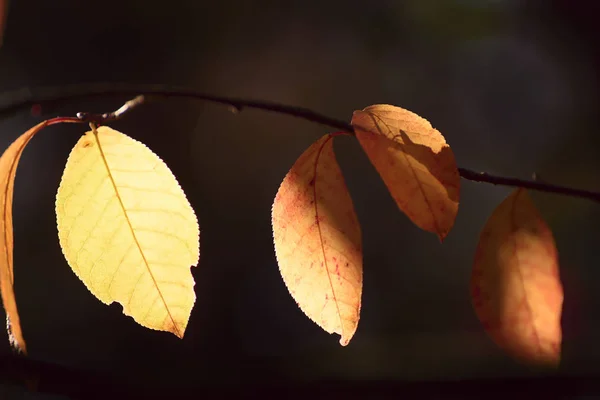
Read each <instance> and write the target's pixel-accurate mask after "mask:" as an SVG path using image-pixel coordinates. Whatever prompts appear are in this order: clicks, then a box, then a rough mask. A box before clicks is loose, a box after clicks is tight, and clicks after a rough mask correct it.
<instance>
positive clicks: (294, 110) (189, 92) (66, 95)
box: [0, 83, 600, 203]
mask: <svg viewBox="0 0 600 400" xmlns="http://www.w3.org/2000/svg"><path fill="white" fill-rule="evenodd" d="M140 94H141V95H140ZM133 95H137V97H136V98H135V99H133V100H130V101H128V102H127V103H125V105H123V106H122V107H121V108H119V109H118V110H116V111H114V112H112V113H107V114H90V113H79V114H78V115H77V116H78V118H80V119H81V121H82V122H93V123H97V124H101V123H103V122H108V121H113V120H115V119H118V118H120V117H121V116H123V115H124V114H125V113H126V112H128V111H129V110H131V109H132V108H133V107H135V106H137V105H139V104H141V103H142V102H143V101H144V96H153V97H165V98H169V97H172V98H189V99H195V100H202V101H207V102H211V103H217V104H223V105H227V106H229V107H231V108H232V109H233V110H235V111H241V110H243V109H244V108H252V109H257V110H263V111H270V112H274V113H278V114H285V115H289V116H292V117H296V118H300V119H303V120H306V121H310V122H314V123H318V124H321V125H325V126H328V127H330V128H334V129H337V130H341V131H344V132H348V133H351V134H354V128H353V127H352V125H351V124H350V123H348V122H346V121H342V120H339V119H335V118H331V117H328V116H326V115H322V114H319V113H317V112H315V111H313V110H310V109H308V108H304V107H294V106H288V105H284V104H279V103H274V102H268V101H260V100H250V99H240V98H234V97H225V96H214V95H210V94H206V93H202V92H200V91H197V90H194V89H190V88H178V87H172V86H164V85H138V84H114V83H110V84H92V85H71V86H62V87H50V88H36V89H30V88H24V89H21V90H18V91H15V92H8V93H4V94H3V95H2V96H1V97H0V99H1V98H4V99H8V100H7V101H5V102H0V117H2V116H7V115H10V114H12V113H15V112H17V111H19V110H21V109H23V108H27V107H31V106H34V105H38V104H40V103H53V102H62V101H66V100H69V101H72V100H75V99H81V98H91V97H99V96H103V97H106V96H133ZM459 173H460V176H461V177H462V178H463V179H466V180H470V181H474V182H485V183H490V184H494V185H503V186H514V187H522V188H527V189H531V190H537V191H541V192H548V193H555V194H561V195H566V196H571V197H580V198H585V199H588V200H592V201H595V202H598V203H600V193H598V192H592V191H589V190H580V189H573V188H569V187H565V186H559V185H552V184H549V183H542V182H538V181H535V180H533V181H530V180H523V179H516V178H508V177H500V176H493V175H490V174H487V173H485V172H482V173H479V172H475V171H472V170H469V169H466V168H459Z"/></svg>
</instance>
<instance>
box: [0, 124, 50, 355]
mask: <svg viewBox="0 0 600 400" xmlns="http://www.w3.org/2000/svg"><path fill="white" fill-rule="evenodd" d="M54 122H55V121H54V120H47V121H43V122H40V123H39V124H37V125H36V126H34V127H32V128H31V129H29V130H28V131H27V132H25V133H23V134H22V135H21V136H19V137H18V138H17V139H16V140H15V141H14V142H13V143H12V144H11V145H10V146H9V147H8V148H7V149H6V150H5V151H4V153H3V154H2V157H0V193H1V195H0V208H1V209H2V216H1V218H0V230H1V231H2V235H1V236H0V249H2V253H3V254H4V256H3V257H0V293H1V294H2V304H3V306H4V309H5V311H6V327H7V331H8V337H9V340H10V343H11V345H12V346H13V347H14V348H15V349H17V350H19V351H22V352H23V353H25V354H27V346H26V343H25V339H24V338H23V331H22V329H21V321H20V318H19V312H18V310H17V303H16V299H15V292H14V260H13V250H14V236H13V218H12V206H13V195H14V186H15V177H16V172H17V167H18V165H19V160H20V159H21V155H22V154H23V151H24V150H25V147H26V146H27V144H28V143H29V142H30V141H31V139H33V137H34V136H35V135H36V134H37V133H38V132H39V131H41V130H42V129H43V128H44V127H46V126H48V125H50V124H52V123H54Z"/></svg>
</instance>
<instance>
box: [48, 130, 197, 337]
mask: <svg viewBox="0 0 600 400" xmlns="http://www.w3.org/2000/svg"><path fill="white" fill-rule="evenodd" d="M56 216H57V223H58V234H59V239H60V246H61V248H62V250H63V254H64V255H65V258H66V259H67V262H68V263H69V265H70V266H71V268H72V269H73V271H74V272H75V274H76V275H77V276H78V277H79V278H80V279H81V280H82V281H83V283H84V284H85V285H86V287H87V288H88V289H89V290H90V291H91V292H92V293H93V294H94V296H96V297H97V298H98V299H99V300H100V301H102V302H103V303H105V304H111V303H112V302H113V301H117V302H119V303H120V304H122V305H123V312H124V313H125V314H126V315H129V316H131V317H133V319H134V320H135V321H136V322H137V323H139V324H140V325H142V326H145V327H147V328H151V329H156V330H162V331H167V332H172V333H173V334H175V335H176V336H178V337H180V338H182V337H183V334H184V332H185V328H186V326H187V323H188V319H189V316H190V313H191V310H192V307H193V305H194V302H195V299H196V295H195V293H194V285H195V283H194V278H193V277H192V274H191V271H190V267H191V266H195V265H196V264H197V263H198V259H199V255H200V250H199V242H198V239H199V235H200V231H199V227H198V221H197V219H196V216H195V214H194V211H193V209H192V207H191V206H190V203H189V202H188V201H187V199H186V197H185V194H184V192H183V190H182V189H181V188H180V187H179V184H178V183H177V180H176V179H175V177H174V176H173V174H172V173H171V171H170V170H169V168H168V167H167V166H166V165H165V163H164V162H163V161H162V160H161V159H160V158H159V157H158V156H157V155H156V154H154V153H153V152H152V151H151V150H149V149H148V148H147V147H146V146H144V145H143V144H142V143H140V142H138V141H136V140H134V139H131V138H130V137H128V136H126V135H124V134H122V133H120V132H117V131H115V130H113V129H111V128H108V127H100V128H98V130H97V131H96V132H94V131H91V132H87V133H86V134H85V136H83V137H81V138H80V139H79V141H78V142H77V144H76V145H75V147H74V148H73V150H72V151H71V154H70V155H69V159H68V161H67V165H66V166H65V170H64V173H63V176H62V180H61V183H60V187H59V188H58V193H57V195H56Z"/></svg>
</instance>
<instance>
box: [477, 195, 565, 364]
mask: <svg viewBox="0 0 600 400" xmlns="http://www.w3.org/2000/svg"><path fill="white" fill-rule="evenodd" d="M471 296H472V299H473V304H474V307H475V311H476V313H477V316H478V317H479V320H480V321H481V322H482V324H483V326H484V328H485V330H486V331H487V333H488V334H489V335H490V337H491V338H492V339H493V340H494V341H495V342H496V343H497V344H498V345H499V346H500V347H501V348H503V349H504V350H505V351H506V352H507V353H508V354H510V355H511V356H512V357H515V358H517V359H519V360H523V361H525V362H528V363H532V364H540V365H558V363H559V361H560V346H561V340H562V333H561V327H560V319H561V312H562V302H563V289H562V285H561V282H560V277H559V271H558V254H557V251H556V247H555V245H554V239H553V237H552V232H551V231H550V229H549V228H548V226H547V225H546V223H545V222H544V221H543V219H542V218H541V216H540V215H539V213H538V212H537V210H536V209H535V206H534V205H533V203H532V202H531V200H530V198H529V195H528V194H527V192H526V191H525V190H524V189H518V190H515V191H514V192H513V193H512V194H511V195H510V196H508V197H507V198H506V199H505V200H504V201H503V202H502V203H501V204H500V205H499V206H498V207H497V208H496V210H495V211H494V212H493V213H492V215H491V216H490V218H489V219H488V221H487V222H486V224H485V227H484V229H483V231H482V232H481V236H480V239H479V244H478V246H477V251H476V254H475V261H474V265H473V275H472V278H471Z"/></svg>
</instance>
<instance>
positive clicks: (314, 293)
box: [272, 135, 362, 346]
mask: <svg viewBox="0 0 600 400" xmlns="http://www.w3.org/2000/svg"><path fill="white" fill-rule="evenodd" d="M331 139H332V136H330V135H325V136H323V137H322V138H321V139H319V140H317V141H316V142H315V143H313V144H312V145H311V146H310V147H309V148H308V149H307V150H306V151H305V152H304V153H303V154H302V155H301V156H300V158H298V160H296V162H295V164H294V165H293V167H292V169H291V170H290V171H289V172H288V173H287V175H286V176H285V178H284V180H283V182H282V183H281V186H280V188H279V191H278V192H277V195H276V197H275V201H274V203H273V210H272V224H273V239H274V243H275V253H276V256H277V261H278V263H279V270H280V272H281V276H282V277H283V280H284V282H285V284H286V286H287V288H288V290H289V292H290V294H291V295H292V297H293V298H294V300H296V302H297V303H298V306H299V307H300V309H301V310H302V311H303V312H304V313H305V314H306V315H307V316H308V317H309V318H310V319H311V320H313V321H314V322H315V323H316V324H317V325H319V326H320V327H321V328H323V329H324V330H325V331H326V332H329V333H337V334H339V335H341V338H340V344H341V345H342V346H345V345H347V344H348V342H349V341H350V339H351V338H352V336H353V335H354V332H355V331H356V327H357V325H358V319H359V314H360V301H361V295H362V248H361V247H362V245H361V233H360V225H359V223H358V218H357V216H356V213H355V211H354V206H353V204H352V199H351V198H350V194H349V193H348V189H347V187H346V184H345V182H344V178H343V176H342V171H341V170H340V167H339V166H338V164H337V161H336V159H335V154H334V152H333V141H332V140H331Z"/></svg>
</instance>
